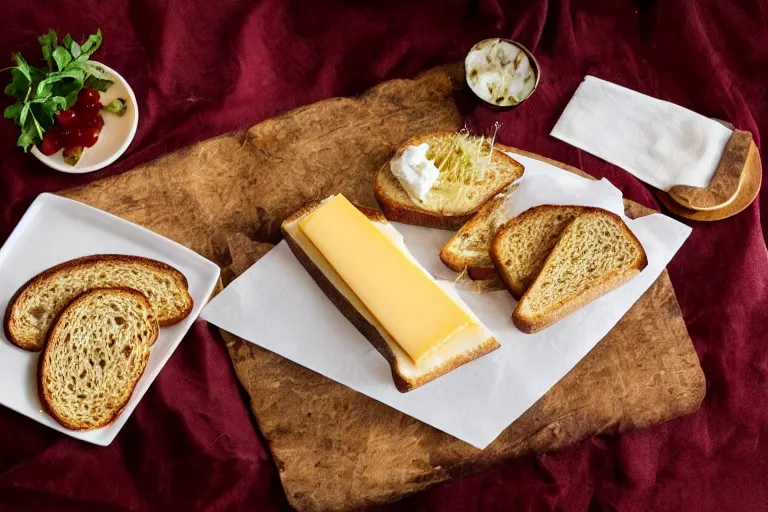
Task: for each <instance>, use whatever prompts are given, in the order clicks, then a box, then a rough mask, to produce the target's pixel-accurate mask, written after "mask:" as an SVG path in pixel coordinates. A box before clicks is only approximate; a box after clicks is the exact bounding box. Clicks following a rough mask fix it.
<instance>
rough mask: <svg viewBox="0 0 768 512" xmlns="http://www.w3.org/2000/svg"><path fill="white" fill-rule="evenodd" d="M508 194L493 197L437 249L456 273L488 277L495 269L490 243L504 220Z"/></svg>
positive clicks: (442, 258)
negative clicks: (439, 249)
mask: <svg viewBox="0 0 768 512" xmlns="http://www.w3.org/2000/svg"><path fill="white" fill-rule="evenodd" d="M506 199H507V193H506V192H501V193H499V194H496V195H495V196H494V197H492V198H491V199H490V200H489V201H488V202H487V203H485V204H484V205H483V207H482V208H480V210H479V211H478V212H477V213H476V214H475V216H474V217H472V218H471V219H470V220H469V221H468V222H467V223H466V224H464V225H463V226H461V228H460V229H459V231H458V232H457V233H456V234H455V235H453V237H451V239H450V240H448V243H447V244H445V246H444V247H443V249H442V250H441V251H440V259H441V260H442V261H443V263H445V264H446V266H447V267H448V268H450V269H451V270H453V271H455V272H464V271H466V272H467V275H469V277H470V278H471V279H477V280H482V279H491V278H493V277H494V276H495V275H496V268H495V267H494V266H493V261H492V260H491V254H490V253H491V243H492V242H493V239H494V237H495V235H496V230H497V229H498V228H499V224H501V223H503V219H504V211H505V208H504V205H505V204H506Z"/></svg>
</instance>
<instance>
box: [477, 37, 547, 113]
mask: <svg viewBox="0 0 768 512" xmlns="http://www.w3.org/2000/svg"><path fill="white" fill-rule="evenodd" d="M493 41H504V42H507V43H509V44H512V45H514V46H517V47H518V48H520V50H522V52H523V53H525V55H526V57H528V60H529V62H530V63H531V69H532V70H533V74H534V77H535V78H534V80H535V81H534V83H533V89H531V93H530V94H529V95H528V96H526V97H525V98H523V99H522V100H521V101H519V102H518V103H515V104H514V105H497V104H496V103H492V102H490V101H487V100H485V99H483V98H481V97H480V95H479V94H477V93H476V92H475V90H474V89H472V85H470V83H469V70H468V69H467V58H468V57H469V54H470V53H472V52H473V51H475V50H477V49H479V47H480V46H484V45H487V44H490V43H491V42H493ZM464 75H465V76H464V80H465V81H466V82H467V87H469V90H470V91H472V94H474V95H475V97H476V98H477V99H479V100H480V102H481V103H483V104H484V105H485V106H487V107H488V108H489V109H491V110H496V111H506V110H512V109H513V108H516V107H519V106H520V105H522V104H523V103H524V102H525V101H526V100H527V99H528V98H530V97H531V96H533V93H534V92H536V88H537V87H538V86H539V80H541V67H540V66H539V61H537V60H536V57H534V56H533V53H531V51H530V50H529V49H528V48H526V47H525V46H523V45H522V44H521V43H518V42H517V41H513V40H512V39H503V38H499V37H492V38H490V39H483V40H482V41H479V42H478V43H476V44H475V45H474V46H473V47H472V48H470V50H469V52H467V55H466V57H464Z"/></svg>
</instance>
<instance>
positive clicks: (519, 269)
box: [490, 205, 586, 300]
mask: <svg viewBox="0 0 768 512" xmlns="http://www.w3.org/2000/svg"><path fill="white" fill-rule="evenodd" d="M585 211H586V208H584V207H581V206H556V205H541V206H534V207H533V208H530V209H528V210H526V211H524V212H523V213H521V214H520V215H518V216H517V217H515V218H513V219H511V220H510V221H508V222H507V223H506V224H504V225H503V226H502V227H501V228H499V230H498V233H497V234H496V236H495V238H494V239H493V241H492V243H491V244H490V246H491V247H490V258H491V260H492V261H493V264H494V266H495V268H496V269H497V270H498V272H499V275H500V276H501V279H502V281H504V284H505V285H506V286H507V289H509V291H510V293H511V294H512V296H513V297H514V298H516V299H518V300H520V297H522V296H523V294H524V293H525V290H527V289H528V287H529V286H530V285H531V283H532V282H533V280H534V279H536V276H537V275H538V274H539V271H540V270H541V267H542V266H544V261H545V260H546V259H547V256H549V253H550V252H552V248H553V247H554V246H555V244H556V243H557V241H558V239H559V238H560V235H561V234H562V232H563V230H565V228H567V227H568V225H569V224H570V223H571V222H572V221H573V219H575V218H576V216H577V215H580V214H582V213H584V212H585Z"/></svg>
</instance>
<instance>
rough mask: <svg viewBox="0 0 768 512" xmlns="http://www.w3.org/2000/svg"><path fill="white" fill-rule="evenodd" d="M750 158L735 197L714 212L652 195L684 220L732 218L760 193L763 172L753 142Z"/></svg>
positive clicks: (668, 197) (709, 220)
mask: <svg viewBox="0 0 768 512" xmlns="http://www.w3.org/2000/svg"><path fill="white" fill-rule="evenodd" d="M750 156H751V158H750V157H748V158H747V162H746V164H745V166H744V179H743V181H742V183H741V186H740V187H739V191H738V192H737V193H736V197H735V198H734V200H733V201H731V202H730V203H729V204H727V205H725V206H723V207H722V208H718V209H716V210H691V209H689V208H686V207H685V206H682V205H680V204H679V203H677V202H676V201H674V200H673V199H672V197H670V195H669V194H667V193H666V192H663V191H661V190H654V193H655V195H656V197H657V198H658V200H659V201H660V202H661V203H662V204H663V205H664V206H665V207H666V208H667V209H668V210H669V211H670V212H672V213H674V214H675V215H679V216H680V217H683V218H686V219H690V220H696V221H701V222H711V221H715V220H722V219H727V218H728V217H733V216H734V215H736V214H737V213H740V212H742V211H743V210H744V209H746V208H747V207H748V206H749V205H750V204H752V201H754V200H755V198H757V194H758V193H759V192H760V185H761V183H762V179H763V170H762V166H761V164H760V152H759V151H758V150H757V146H755V143H754V142H752V145H751V146H750Z"/></svg>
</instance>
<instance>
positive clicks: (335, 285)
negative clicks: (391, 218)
mask: <svg viewBox="0 0 768 512" xmlns="http://www.w3.org/2000/svg"><path fill="white" fill-rule="evenodd" d="M322 203H323V201H317V202H314V203H310V204H308V205H306V206H304V207H303V208H301V209H300V210H299V211H297V212H296V213H295V214H293V215H292V216H291V217H289V218H288V219H286V220H285V221H284V222H283V223H282V227H281V229H282V232H283V235H284V236H285V239H286V241H287V242H288V246H289V247H290V248H291V250H292V251H293V253H294V255H296V258H297V259H298V260H299V262H300V263H301V264H302V265H303V266H304V268H305V269H306V270H307V272H309V274H310V275H311V276H312V278H313V279H314V280H315V282H316V283H317V284H318V286H319V287H320V289H321V290H323V292H324V293H325V294H326V295H327V296H328V298H329V299H330V300H331V302H333V304H334V305H335V306H336V307H337V308H338V309H339V311H341V313H342V314H343V315H344V316H345V317H346V318H347V320H349V321H350V322H352V325H354V326H355V327H356V328H357V330H358V331H360V333H361V334H362V335H363V336H365V337H366V339H368V341H369V342H370V343H371V344H372V345H373V346H374V347H375V348H376V350H377V351H378V352H379V353H380V354H381V355H382V356H384V358H385V359H386V360H387V362H388V363H389V365H390V367H391V370H392V378H393V380H394V382H395V386H396V387H397V389H398V390H399V391H401V392H403V393H404V392H407V391H410V390H412V389H415V388H417V387H419V386H421V385H423V384H426V383H427V382H430V381H432V380H434V379H436V378H437V377H440V376H441V375H444V374H446V373H448V372H450V371H451V370H454V369H455V368H458V367H459V366H461V365H463V364H466V363H468V362H470V361H473V360H474V359H477V358H479V357H481V356H483V355H485V354H487V353H489V352H491V351H493V350H496V349H497V348H499V347H500V345H499V343H498V342H497V341H496V340H495V339H494V338H493V336H492V335H491V333H490V332H489V331H488V330H487V329H486V328H485V327H484V326H483V325H482V324H481V323H480V321H479V320H477V326H473V327H472V328H467V330H466V332H464V333H463V334H462V335H461V336H459V337H458V339H456V340H453V341H451V342H450V343H449V344H448V345H447V346H444V347H441V348H440V349H439V350H438V351H437V352H436V353H435V354H433V355H430V356H427V357H426V358H425V360H423V361H422V362H420V363H419V365H416V364H414V362H413V361H412V360H411V358H410V357H409V356H408V355H407V354H406V352H405V351H404V350H403V349H402V348H400V346H399V345H398V344H397V342H396V341H395V340H394V339H393V338H392V336H391V335H390V334H389V333H387V331H386V329H384V327H383V326H382V325H381V323H380V322H378V320H376V318H375V317H374V316H373V314H372V313H371V312H370V311H369V310H368V308H367V307H366V306H365V305H364V304H363V303H362V301H360V299H359V298H358V297H357V296H356V295H355V293H354V292H353V291H352V290H351V289H350V288H349V286H348V285H347V284H346V283H345V282H344V280H343V279H342V278H341V276H340V275H339V274H338V273H337V272H336V271H335V270H334V269H333V267H332V266H331V265H330V264H329V263H328V262H327V260H325V258H324V257H323V255H322V254H321V253H320V252H319V251H318V250H317V249H316V248H315V246H314V245H313V244H312V242H311V241H310V240H309V239H308V238H307V237H306V235H304V233H303V232H302V231H301V229H299V225H298V224H299V222H300V221H301V219H303V218H304V217H305V216H306V215H308V214H309V213H310V212H312V211H313V210H314V209H316V208H318V207H319V206H320V205H321V204H322ZM358 209H359V210H360V211H361V212H363V213H364V214H365V215H366V216H367V217H368V218H369V219H370V220H371V221H372V222H373V223H374V225H375V226H376V227H377V228H378V229H380V230H381V231H382V232H383V233H384V234H385V235H387V236H388V237H390V239H392V241H393V242H394V243H396V244H397V245H398V246H400V247H401V249H402V250H403V251H404V252H405V253H406V255H408V256H409V257H411V256H410V254H409V253H408V252H407V249H406V248H405V245H404V244H403V242H402V237H401V236H400V234H399V233H398V232H397V230H395V228H394V227H393V226H391V225H390V224H389V223H388V222H387V220H386V219H385V218H384V216H383V215H382V214H381V212H379V211H376V210H372V209H370V208H364V207H360V206H358ZM411 258H412V257H411ZM414 261H415V260H414ZM403 293H408V290H403ZM453 298H454V299H455V300H456V301H457V303H459V304H460V305H461V306H462V307H464V308H466V309H467V311H468V312H469V313H470V316H472V317H473V318H475V319H476V317H474V315H473V314H472V313H471V311H469V309H468V308H467V307H466V305H465V304H463V303H462V302H461V299H459V298H458V296H453Z"/></svg>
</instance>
